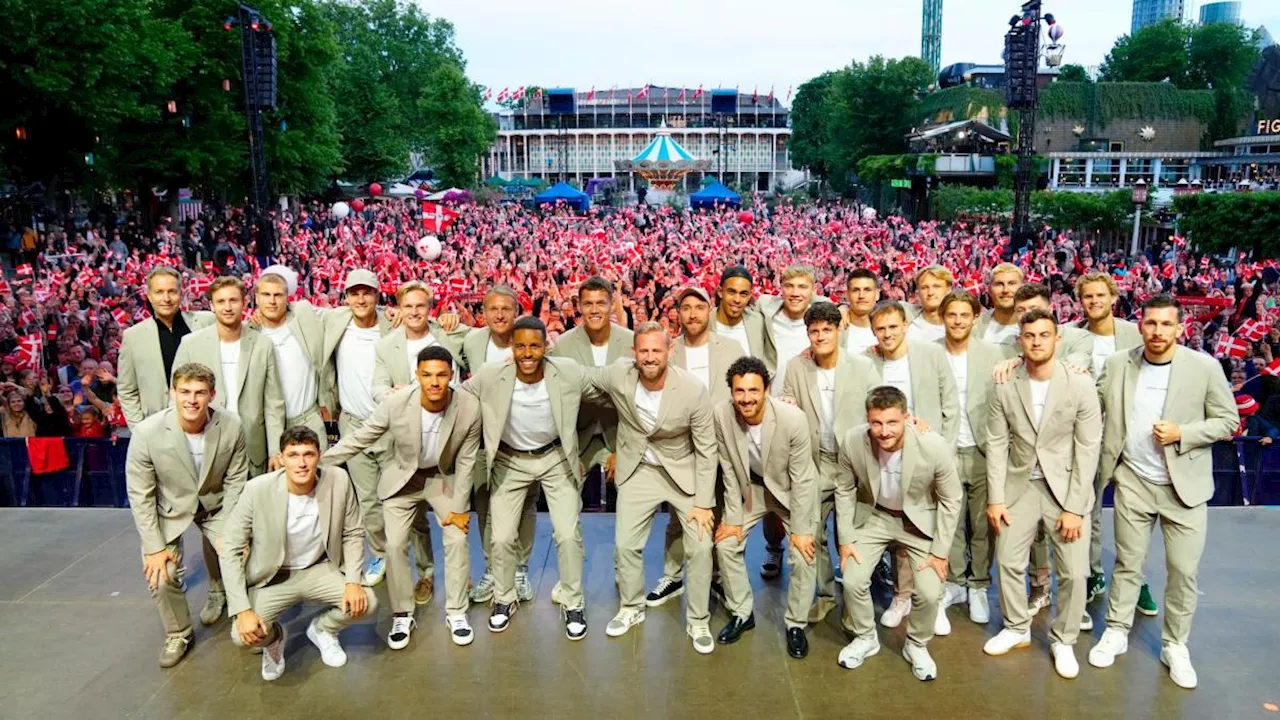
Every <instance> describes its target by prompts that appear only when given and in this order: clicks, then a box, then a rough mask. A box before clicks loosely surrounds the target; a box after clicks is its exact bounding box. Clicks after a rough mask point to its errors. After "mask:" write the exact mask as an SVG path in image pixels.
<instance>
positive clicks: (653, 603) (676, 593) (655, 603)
mask: <svg viewBox="0 0 1280 720" xmlns="http://www.w3.org/2000/svg"><path fill="white" fill-rule="evenodd" d="M683 594H684V588H683V587H682V588H680V589H679V590H672V591H671V592H669V593H667V594H666V595H663V596H662V597H660V598H658V599H657V600H650V599H649V598H645V599H644V604H645V607H661V606H663V605H666V604H667V603H668V602H670V601H671V600H673V599H675V598H678V597H680V596H681V595H683Z"/></svg>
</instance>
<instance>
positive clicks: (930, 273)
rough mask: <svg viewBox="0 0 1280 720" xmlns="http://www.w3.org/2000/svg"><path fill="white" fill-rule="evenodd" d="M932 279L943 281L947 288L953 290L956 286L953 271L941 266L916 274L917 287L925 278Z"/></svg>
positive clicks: (928, 268) (930, 267)
mask: <svg viewBox="0 0 1280 720" xmlns="http://www.w3.org/2000/svg"><path fill="white" fill-rule="evenodd" d="M927 277H932V278H937V279H939V280H941V281H942V282H944V283H946V284H947V288H948V289H950V288H953V287H955V285H956V276H955V275H952V274H951V271H950V270H948V269H946V268H944V267H942V266H941V265H930V266H929V267H927V268H925V269H923V270H921V271H920V272H918V273H916V287H919V286H920V281H921V280H922V279H924V278H927Z"/></svg>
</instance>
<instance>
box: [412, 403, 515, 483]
mask: <svg viewBox="0 0 1280 720" xmlns="http://www.w3.org/2000/svg"><path fill="white" fill-rule="evenodd" d="M455 392H456V391H455ZM508 403H510V401H508ZM418 418H419V423H418V433H419V435H421V433H422V423H421V418H422V413H418ZM457 419H458V403H457V402H455V401H454V398H453V396H452V394H451V395H450V397H449V407H447V408H445V410H444V417H443V418H441V420H440V437H439V439H438V440H437V441H436V448H437V449H438V450H439V454H440V459H439V460H438V463H439V466H440V467H453V456H452V455H450V456H449V459H448V461H446V460H445V453H446V451H447V448H448V447H449V445H450V442H449V441H450V439H451V435H452V434H453V426H454V424H455V422H456V420H457Z"/></svg>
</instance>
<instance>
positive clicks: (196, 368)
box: [172, 362, 217, 390]
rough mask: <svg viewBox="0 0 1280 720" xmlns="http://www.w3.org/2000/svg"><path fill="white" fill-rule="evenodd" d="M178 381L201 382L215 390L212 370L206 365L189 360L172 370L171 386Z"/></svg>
mask: <svg viewBox="0 0 1280 720" xmlns="http://www.w3.org/2000/svg"><path fill="white" fill-rule="evenodd" d="M180 382H202V383H204V384H205V385H208V386H209V389H210V390H216V389H217V388H216V387H214V386H215V385H216V384H217V379H216V377H215V376H214V374H213V371H212V370H210V369H209V366H208V365H203V364H201V363H197V362H189V363H184V364H182V365H179V366H178V367H176V368H174V371H173V383H172V385H173V387H177V386H178V383H180Z"/></svg>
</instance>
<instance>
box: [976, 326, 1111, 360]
mask: <svg viewBox="0 0 1280 720" xmlns="http://www.w3.org/2000/svg"><path fill="white" fill-rule="evenodd" d="M973 332H974V337H975V338H978V339H981V337H982V336H981V335H979V334H978V331H977V329H976V328H975V329H974V331H973ZM995 347H998V348H1000V351H1001V352H1002V353H1003V354H1004V357H1005V359H1008V358H1015V357H1021V356H1022V347H1021V346H1019V345H1018V344H1017V343H1014V344H1013V345H996V346H995ZM1053 357H1054V359H1056V360H1061V361H1063V362H1065V363H1068V364H1071V365H1075V366H1076V367H1082V368H1085V369H1090V368H1092V367H1093V333H1091V332H1089V331H1088V330H1081V329H1080V328H1078V327H1075V326H1074V325H1058V345H1057V347H1056V348H1055V349H1054V351H1053Z"/></svg>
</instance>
